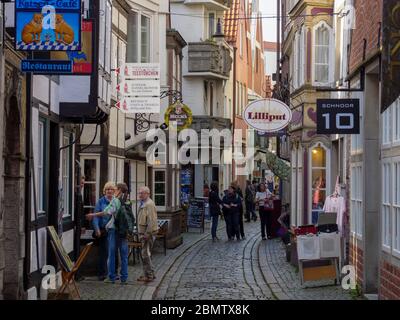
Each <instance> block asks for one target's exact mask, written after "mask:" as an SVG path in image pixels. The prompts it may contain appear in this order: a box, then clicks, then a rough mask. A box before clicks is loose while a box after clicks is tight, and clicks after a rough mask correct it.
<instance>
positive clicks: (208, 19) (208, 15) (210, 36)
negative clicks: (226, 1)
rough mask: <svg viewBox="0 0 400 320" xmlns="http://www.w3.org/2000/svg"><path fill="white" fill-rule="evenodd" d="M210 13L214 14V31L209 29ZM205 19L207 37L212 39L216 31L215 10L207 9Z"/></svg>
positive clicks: (216, 19)
mask: <svg viewBox="0 0 400 320" xmlns="http://www.w3.org/2000/svg"><path fill="white" fill-rule="evenodd" d="M210 14H213V15H214V33H211V31H210ZM206 21H207V24H206V25H207V39H213V35H214V34H215V33H216V32H217V21H218V18H217V12H216V11H208V12H207V18H206Z"/></svg>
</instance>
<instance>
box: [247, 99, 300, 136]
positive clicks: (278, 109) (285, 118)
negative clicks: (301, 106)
mask: <svg viewBox="0 0 400 320" xmlns="http://www.w3.org/2000/svg"><path fill="white" fill-rule="evenodd" d="M243 119H244V120H245V121H246V123H247V124H248V125H249V126H250V127H252V128H254V129H255V130H257V131H260V132H264V133H273V132H279V131H281V130H283V129H285V128H286V127H287V126H288V125H289V123H290V121H291V119H292V111H291V110H290V108H289V107H288V106H287V105H286V104H284V103H283V102H282V101H279V100H276V99H262V100H256V101H254V102H252V103H250V104H249V105H248V106H247V108H246V109H245V110H244V112H243Z"/></svg>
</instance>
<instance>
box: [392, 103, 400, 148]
mask: <svg viewBox="0 0 400 320" xmlns="http://www.w3.org/2000/svg"><path fill="white" fill-rule="evenodd" d="M390 108H391V109H392V119H393V123H392V141H393V146H396V147H397V146H400V97H399V98H398V99H397V100H396V101H395V102H394V103H393V104H392V106H391V107H390Z"/></svg>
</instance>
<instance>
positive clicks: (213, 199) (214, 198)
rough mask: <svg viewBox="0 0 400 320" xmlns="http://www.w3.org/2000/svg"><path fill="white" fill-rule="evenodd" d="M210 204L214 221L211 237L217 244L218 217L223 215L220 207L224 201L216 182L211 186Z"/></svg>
mask: <svg viewBox="0 0 400 320" xmlns="http://www.w3.org/2000/svg"><path fill="white" fill-rule="evenodd" d="M208 204H209V207H210V216H211V219H212V224H211V236H212V239H213V242H215V241H216V240H219V239H218V237H217V227H218V217H219V215H220V214H221V208H220V206H221V205H222V200H221V199H220V197H219V194H218V184H217V183H216V182H213V183H212V184H211V191H210V193H209V195H208Z"/></svg>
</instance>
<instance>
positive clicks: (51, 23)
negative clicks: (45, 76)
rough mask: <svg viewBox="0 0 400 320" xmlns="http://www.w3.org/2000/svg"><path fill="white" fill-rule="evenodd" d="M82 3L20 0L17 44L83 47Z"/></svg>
mask: <svg viewBox="0 0 400 320" xmlns="http://www.w3.org/2000/svg"><path fill="white" fill-rule="evenodd" d="M81 5H82V4H81V0H16V1H15V48H16V49H17V50H23V51H78V50H80V49H81V20H82V16H81Z"/></svg>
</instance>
